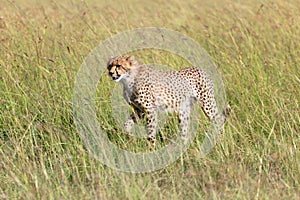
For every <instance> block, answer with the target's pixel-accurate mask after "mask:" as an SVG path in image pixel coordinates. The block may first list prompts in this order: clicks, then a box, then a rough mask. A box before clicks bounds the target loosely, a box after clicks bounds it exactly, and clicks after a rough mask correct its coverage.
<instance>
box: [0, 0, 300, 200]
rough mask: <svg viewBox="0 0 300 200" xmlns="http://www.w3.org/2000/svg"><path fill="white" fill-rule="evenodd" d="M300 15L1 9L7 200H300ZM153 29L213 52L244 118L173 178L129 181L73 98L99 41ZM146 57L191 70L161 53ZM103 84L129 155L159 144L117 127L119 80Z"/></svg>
mask: <svg viewBox="0 0 300 200" xmlns="http://www.w3.org/2000/svg"><path fill="white" fill-rule="evenodd" d="M299 13H300V4H299V3H298V2H297V1H290V0H287V1H280V0H275V1H265V0H264V1H256V0H251V1H243V2H242V1H241V2H234V1H223V0H222V1H220V0H217V1H196V0H191V1H188V2H184V1H179V0H176V1H173V3H167V1H160V0H155V1H134V0H131V1H117V2H113V3H112V2H109V1H103V2H98V1H92V0H90V1H88V0H87V1H50V0H49V1H48V0H43V1H34V0H31V1H20V0H18V1H6V0H4V1H1V2H0V44H1V45H0V113H1V114H0V159H1V162H0V169H1V170H0V182H1V184H0V199H14V198H17V199H97V198H101V199H183V198H184V199H299V198H300V191H299V188H300V183H299V180H300V150H299V149H300V135H299V134H300V128H299V127H300V107H299V102H300V88H299V85H300V70H299V63H300V56H299V55H300V51H299V50H300V40H299V35H300V15H299ZM148 26H158V27H165V28H169V29H173V30H177V31H180V32H182V33H184V34H186V35H188V36H189V37H191V38H193V39H195V40H196V41H197V42H199V44H201V45H202V46H203V47H204V48H205V49H206V50H207V51H208V52H209V54H210V55H211V56H212V57H213V59H214V60H215V62H216V63H217V65H218V71H219V73H220V74H221V75H222V77H223V81H224V85H225V88H226V91H227V99H228V101H229V102H230V104H231V107H232V112H231V115H230V118H229V119H228V122H227V124H226V126H225V132H224V137H223V138H222V140H221V141H220V142H219V143H218V145H216V146H215V148H214V149H213V150H212V152H211V153H210V154H209V155H208V156H207V157H205V158H200V157H198V154H199V150H198V148H197V144H198V142H199V141H194V143H193V144H192V145H191V147H190V148H189V149H188V151H187V152H186V153H185V154H184V155H183V156H182V158H180V159H179V160H178V161H176V162H175V163H173V164H171V165H170V166H168V167H166V168H164V169H162V170H159V171H156V172H154V173H147V174H130V173H122V172H117V171H114V170H113V169H110V168H109V167H107V166H104V165H102V164H101V163H100V162H98V161H97V160H95V159H93V158H92V157H90V156H89V154H88V152H87V150H86V149H85V147H84V145H83V143H82V141H81V139H80V137H79V134H78V133H77V131H76V127H75V125H74V123H73V115H72V114H73V112H72V92H73V91H72V90H73V85H74V81H75V76H76V73H77V71H78V70H79V68H80V65H81V63H82V61H83V59H84V58H85V57H86V56H87V55H88V54H89V52H90V51H92V50H93V48H94V47H96V46H97V44H98V43H99V42H101V41H102V40H104V39H106V38H107V37H109V36H111V35H113V34H115V33H119V32H122V31H125V30H128V29H133V28H140V27H148ZM139 58H141V59H142V60H147V59H148V60H150V61H153V60H155V61H157V62H162V63H169V64H170V65H171V66H172V67H174V68H177V67H178V66H177V65H178V64H179V63H181V61H180V60H179V59H177V58H176V57H172V56H169V57H168V56H167V55H166V56H165V54H160V53H157V52H151V51H150V52H145V53H141V54H140V56H139ZM101 82H103V83H104V84H107V85H106V86H105V87H101V85H99V87H98V91H97V95H96V98H95V101H96V104H97V105H98V107H97V116H98V120H99V122H100V124H101V126H102V127H103V128H105V127H106V128H107V130H106V131H107V132H108V134H109V136H110V138H111V140H112V141H114V142H115V143H116V144H118V145H120V146H122V147H124V148H129V149H132V150H135V149H136V148H137V149H139V150H141V151H142V149H143V147H144V148H147V146H146V143H143V142H142V141H141V142H138V141H135V140H130V138H127V137H126V136H124V135H122V133H121V132H120V131H119V130H118V127H116V126H115V123H114V121H113V119H112V116H111V105H110V104H109V102H110V99H109V95H110V92H111V91H112V89H113V88H114V87H115V83H112V82H111V81H108V79H105V78H104V79H103V80H101ZM100 105H103V106H100ZM203 123H204V125H205V124H206V123H207V120H205V119H204V118H203ZM204 125H203V126H204ZM201 127H202V126H201ZM202 129H203V130H205V126H204V127H202ZM197 137H199V138H201V133H200V132H199V134H198V136H197Z"/></svg>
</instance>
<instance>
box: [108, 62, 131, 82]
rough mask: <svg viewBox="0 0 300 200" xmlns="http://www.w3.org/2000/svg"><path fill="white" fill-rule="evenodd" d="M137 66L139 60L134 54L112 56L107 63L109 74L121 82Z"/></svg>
mask: <svg viewBox="0 0 300 200" xmlns="http://www.w3.org/2000/svg"><path fill="white" fill-rule="evenodd" d="M135 66H137V61H136V60H135V59H134V56H116V57H112V58H111V59H110V60H109V61H108V63H107V70H108V74H109V76H111V77H112V79H113V80H114V81H116V82H119V81H120V80H122V79H123V78H125V77H126V76H128V74H129V71H130V70H131V69H132V68H134V67H135Z"/></svg>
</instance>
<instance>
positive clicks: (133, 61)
mask: <svg viewBox="0 0 300 200" xmlns="http://www.w3.org/2000/svg"><path fill="white" fill-rule="evenodd" d="M127 60H128V61H129V64H130V65H131V66H133V65H136V64H137V61H136V60H135V58H134V56H128V58H127Z"/></svg>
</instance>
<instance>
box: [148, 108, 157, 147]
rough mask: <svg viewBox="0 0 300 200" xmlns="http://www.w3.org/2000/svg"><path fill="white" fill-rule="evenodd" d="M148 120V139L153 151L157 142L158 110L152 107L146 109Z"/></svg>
mask: <svg viewBox="0 0 300 200" xmlns="http://www.w3.org/2000/svg"><path fill="white" fill-rule="evenodd" d="M146 120H147V133H148V135H147V140H148V141H149V150H150V151H153V150H154V148H155V142H156V128H157V110H156V109H155V108H150V109H147V110H146Z"/></svg>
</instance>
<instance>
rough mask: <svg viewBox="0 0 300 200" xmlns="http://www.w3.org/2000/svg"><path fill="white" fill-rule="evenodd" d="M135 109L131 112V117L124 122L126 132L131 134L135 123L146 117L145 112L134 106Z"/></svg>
mask: <svg viewBox="0 0 300 200" xmlns="http://www.w3.org/2000/svg"><path fill="white" fill-rule="evenodd" d="M133 108H134V110H133V112H132V113H131V115H130V117H129V118H128V120H127V121H126V122H125V123H124V130H125V132H126V134H128V135H131V130H132V127H133V125H134V124H135V123H138V121H139V120H140V119H142V118H143V117H144V115H145V114H144V112H143V111H142V110H141V109H139V108H137V107H135V106H133Z"/></svg>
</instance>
